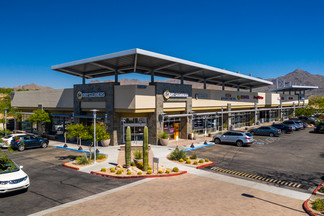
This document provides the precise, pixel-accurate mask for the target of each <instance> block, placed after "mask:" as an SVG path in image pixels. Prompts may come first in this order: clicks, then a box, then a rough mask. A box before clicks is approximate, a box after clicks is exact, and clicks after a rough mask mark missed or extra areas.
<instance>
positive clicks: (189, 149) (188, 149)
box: [184, 142, 214, 151]
mask: <svg viewBox="0 0 324 216" xmlns="http://www.w3.org/2000/svg"><path fill="white" fill-rule="evenodd" d="M210 145H214V143H212V142H211V143H208V144H204V145H201V146H197V147H193V148H187V149H184V151H191V150H194V149H199V148H203V147H206V146H210Z"/></svg>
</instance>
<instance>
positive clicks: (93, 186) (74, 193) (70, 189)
mask: <svg viewBox="0 0 324 216" xmlns="http://www.w3.org/2000/svg"><path fill="white" fill-rule="evenodd" d="M9 155H10V158H11V159H13V160H14V161H15V162H16V163H17V164H18V165H23V166H24V168H23V170H24V171H25V172H26V173H27V174H28V175H29V177H30V180H31V185H30V187H29V190H28V192H26V193H20V192H15V193H10V194H7V195H1V198H0V202H1V208H0V214H1V215H28V214H31V213H35V212H38V211H41V210H44V209H48V208H51V207H54V206H57V205H60V204H63V203H67V202H71V201H73V200H77V199H81V198H84V197H87V196H90V195H93V194H96V193H100V192H103V191H106V190H110V189H113V188H116V187H120V186H123V185H125V184H128V183H131V182H134V181H135V180H115V179H108V178H103V177H100V176H94V175H90V174H87V173H83V172H78V171H75V170H71V169H68V168H65V167H63V166H62V163H64V162H67V161H70V160H71V159H74V158H75V157H76V156H78V155H80V153H78V152H73V151H67V150H62V149H57V148H54V147H48V148H46V149H40V148H36V149H30V150H26V151H24V152H14V153H10V154H9Z"/></svg>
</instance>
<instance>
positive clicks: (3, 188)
mask: <svg viewBox="0 0 324 216" xmlns="http://www.w3.org/2000/svg"><path fill="white" fill-rule="evenodd" d="M22 168H23V167H22V166H20V167H19V166H17V164H16V163H15V162H13V161H12V160H10V159H9V160H7V161H6V162H5V161H4V160H0V194H1V193H7V192H11V191H17V190H25V191H27V190H28V187H29V185H30V182H29V177H28V175H27V174H26V173H25V172H24V171H22Z"/></svg>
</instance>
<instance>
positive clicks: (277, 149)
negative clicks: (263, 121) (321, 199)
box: [192, 129, 324, 191]
mask: <svg viewBox="0 0 324 216" xmlns="http://www.w3.org/2000/svg"><path fill="white" fill-rule="evenodd" d="M312 130H313V129H305V130H301V131H295V132H293V133H292V134H283V135H281V136H280V137H273V138H272V137H271V138H270V137H267V136H254V139H255V141H256V142H255V144H252V145H250V146H248V147H237V146H235V145H230V144H217V145H212V146H208V147H204V148H200V149H196V150H194V151H192V152H196V153H197V155H198V157H202V158H209V159H210V160H213V161H215V165H214V167H213V168H212V167H209V168H205V170H209V171H211V172H220V171H219V170H216V168H222V169H223V170H224V169H226V170H231V171H237V172H241V173H246V174H250V175H252V176H260V177H262V179H263V178H264V179H269V181H268V180H267V181H263V182H264V183H267V184H273V183H269V182H270V181H271V182H274V181H275V180H277V181H284V182H289V184H290V183H293V184H291V186H292V185H299V184H300V186H299V187H298V188H297V187H289V188H291V189H295V190H303V191H305V190H306V191H312V189H313V188H314V187H315V186H317V185H318V184H319V183H321V182H323V180H324V173H323V171H324V163H323V158H324V134H314V133H310V132H311V131H312ZM224 174H225V175H232V176H235V177H238V178H247V177H245V176H243V177H242V176H241V175H235V172H234V174H233V172H232V174H227V173H224ZM271 179H272V180H271ZM251 180H253V181H262V180H259V179H251ZM274 185H278V186H280V187H288V185H287V186H284V184H274Z"/></svg>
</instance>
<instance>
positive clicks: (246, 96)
mask: <svg viewBox="0 0 324 216" xmlns="http://www.w3.org/2000/svg"><path fill="white" fill-rule="evenodd" d="M237 99H238V100H248V99H250V96H249V95H238V96H237Z"/></svg>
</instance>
